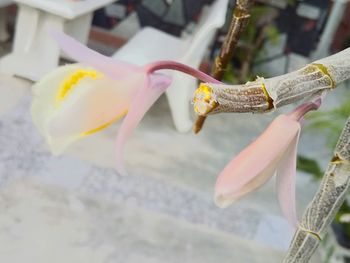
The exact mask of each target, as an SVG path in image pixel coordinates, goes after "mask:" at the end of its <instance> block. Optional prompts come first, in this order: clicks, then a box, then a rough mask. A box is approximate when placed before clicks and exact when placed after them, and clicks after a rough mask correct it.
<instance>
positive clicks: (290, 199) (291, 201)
mask: <svg viewBox="0 0 350 263" xmlns="http://www.w3.org/2000/svg"><path fill="white" fill-rule="evenodd" d="M299 134H300V129H299V131H298V133H297V135H296V136H295V138H294V139H293V140H292V142H291V143H290V145H289V147H288V150H287V151H286V153H285V155H284V156H283V158H282V160H281V161H280V163H279V165H278V167H277V171H276V186H277V187H276V188H277V197H278V201H279V204H280V207H281V210H282V213H283V215H284V216H285V217H286V218H287V220H288V222H289V223H290V224H291V225H292V226H293V227H297V225H298V219H297V214H296V207H295V179H296V165H297V147H298V141H299Z"/></svg>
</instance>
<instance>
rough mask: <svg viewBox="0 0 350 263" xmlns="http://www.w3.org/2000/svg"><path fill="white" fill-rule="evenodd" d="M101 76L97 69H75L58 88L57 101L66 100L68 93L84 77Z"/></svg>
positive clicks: (94, 77) (95, 77) (93, 77)
mask: <svg viewBox="0 0 350 263" xmlns="http://www.w3.org/2000/svg"><path fill="white" fill-rule="evenodd" d="M99 76H100V74H99V73H98V72H97V71H95V70H84V69H79V70H77V71H75V72H74V73H73V74H71V75H69V76H68V77H67V78H66V79H65V80H63V81H62V84H61V86H60V88H59V89H58V92H57V95H56V103H59V102H61V101H62V100H64V99H65V98H66V97H67V95H68V93H69V92H70V91H72V90H73V89H74V86H76V85H77V84H78V83H79V81H81V80H82V79H84V78H91V79H97V77H99Z"/></svg>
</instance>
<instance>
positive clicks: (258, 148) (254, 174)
mask: <svg viewBox="0 0 350 263" xmlns="http://www.w3.org/2000/svg"><path fill="white" fill-rule="evenodd" d="M299 129H300V125H299V123H298V122H297V121H295V120H293V119H292V118H290V117H289V116H286V115H280V116H278V117H277V118H276V119H275V120H274V121H273V122H272V123H271V124H270V125H269V127H268V128H267V129H266V130H265V131H264V132H263V133H262V134H261V135H260V136H259V137H258V138H257V139H256V140H255V141H254V142H253V143H251V144H250V145H249V146H247V147H246V148H245V149H244V150H243V151H241V152H240V153H239V154H238V155H237V156H236V157H235V158H234V159H233V160H232V161H231V162H230V163H229V164H228V165H227V166H226V167H225V168H224V170H223V171H222V172H221V174H220V175H219V177H218V179H217V182H216V186H215V201H216V203H217V205H218V206H221V207H226V206H228V205H230V204H231V203H232V202H233V201H235V200H237V199H239V198H240V197H242V196H243V195H245V194H247V193H249V192H251V191H253V190H255V189H257V188H259V187H260V186H262V185H263V184H264V183H265V182H266V181H267V180H268V179H269V178H271V177H272V176H273V174H274V172H275V171H276V169H277V166H278V162H279V161H280V160H281V159H282V157H283V155H284V154H285V151H286V150H287V149H288V146H289V145H290V144H291V142H292V141H293V139H294V138H295V136H296V135H297V134H298V132H299Z"/></svg>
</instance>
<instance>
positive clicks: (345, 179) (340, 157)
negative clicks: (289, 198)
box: [283, 79, 350, 263]
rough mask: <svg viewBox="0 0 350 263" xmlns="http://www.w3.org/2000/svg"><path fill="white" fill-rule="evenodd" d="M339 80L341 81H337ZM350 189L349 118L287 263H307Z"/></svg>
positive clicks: (290, 250)
mask: <svg viewBox="0 0 350 263" xmlns="http://www.w3.org/2000/svg"><path fill="white" fill-rule="evenodd" d="M338 80H339V79H338ZM349 188H350V117H349V118H348V120H347V122H346V124H345V127H344V130H343V132H342V134H341V136H340V138H339V141H338V144H337V146H336V148H335V151H334V157H333V158H332V160H331V161H330V163H329V165H328V168H327V171H326V173H325V176H324V177H323V180H322V181H321V185H320V187H319V188H318V191H317V192H316V194H315V196H314V198H313V200H312V201H311V203H310V204H309V205H308V207H307V208H306V210H305V212H304V214H303V216H302V219H301V222H300V224H299V227H298V229H297V230H296V232H295V235H294V238H293V241H292V243H291V245H290V247H289V250H288V252H287V255H286V257H285V259H284V261H283V262H284V263H307V262H309V260H310V258H311V256H312V255H313V253H314V252H315V250H316V248H317V246H318V244H319V243H320V241H321V240H322V239H323V238H324V236H325V233H326V231H327V229H328V227H329V225H330V224H331V223H332V221H333V219H334V217H335V215H336V213H337V212H338V210H339V208H340V206H341V205H342V204H343V202H344V201H345V197H346V194H347V193H348V191H349Z"/></svg>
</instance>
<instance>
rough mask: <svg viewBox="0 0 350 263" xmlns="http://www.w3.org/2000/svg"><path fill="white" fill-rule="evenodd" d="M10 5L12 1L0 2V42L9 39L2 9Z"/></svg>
mask: <svg viewBox="0 0 350 263" xmlns="http://www.w3.org/2000/svg"><path fill="white" fill-rule="evenodd" d="M10 4H12V0H0V42H3V41H6V40H8V38H9V37H10V36H9V34H8V32H7V29H6V13H5V11H6V10H5V9H4V7H6V6H8V5H10Z"/></svg>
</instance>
